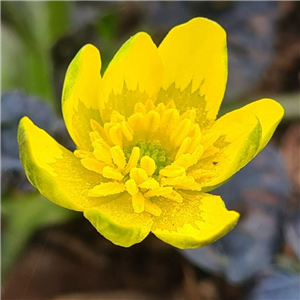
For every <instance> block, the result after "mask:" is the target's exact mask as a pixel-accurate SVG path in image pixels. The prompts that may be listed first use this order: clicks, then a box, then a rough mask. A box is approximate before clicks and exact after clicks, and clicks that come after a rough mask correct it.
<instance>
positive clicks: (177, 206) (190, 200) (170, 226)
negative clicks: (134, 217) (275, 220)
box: [151, 192, 239, 249]
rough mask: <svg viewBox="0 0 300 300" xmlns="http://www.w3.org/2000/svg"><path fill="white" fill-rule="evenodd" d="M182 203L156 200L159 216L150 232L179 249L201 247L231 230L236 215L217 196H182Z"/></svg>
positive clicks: (191, 193)
mask: <svg viewBox="0 0 300 300" xmlns="http://www.w3.org/2000/svg"><path fill="white" fill-rule="evenodd" d="M181 196H182V197H183V199H184V200H183V202H182V203H177V202H174V201H170V200H167V199H165V198H164V199H158V200H157V201H158V202H157V204H158V206H159V207H160V208H161V209H162V214H161V215H160V216H159V217H157V218H156V219H155V222H154V224H153V227H152V230H151V231H152V232H153V233H154V234H155V235H156V236H157V237H158V238H159V239H161V240H163V241H164V242H166V243H169V244H171V245H173V246H175V247H177V248H180V249H192V248H198V247H202V246H204V245H206V244H209V243H212V242H214V241H215V240H216V239H218V238H220V237H222V236H223V235H225V234H226V233H227V232H228V231H229V230H231V229H232V228H233V227H234V226H235V224H236V223H237V221H238V218H239V214H238V213H237V212H235V211H228V210H227V209H226V208H225V205H224V202H223V201H222V199H221V198H220V197H218V196H214V195H209V194H204V193H193V192H185V193H181Z"/></svg>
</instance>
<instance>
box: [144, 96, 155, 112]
mask: <svg viewBox="0 0 300 300" xmlns="http://www.w3.org/2000/svg"><path fill="white" fill-rule="evenodd" d="M154 107H155V106H154V103H153V101H152V100H150V99H148V100H147V101H146V103H145V108H146V111H147V112H148V111H150V110H153V109H154Z"/></svg>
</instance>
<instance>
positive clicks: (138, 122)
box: [128, 112, 145, 131]
mask: <svg viewBox="0 0 300 300" xmlns="http://www.w3.org/2000/svg"><path fill="white" fill-rule="evenodd" d="M144 120H145V117H144V115H143V114H142V113H140V112H137V113H135V114H133V115H131V116H130V117H129V118H128V124H129V126H130V127H131V128H134V131H137V130H143V129H144Z"/></svg>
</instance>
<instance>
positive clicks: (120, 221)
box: [84, 193, 153, 247]
mask: <svg viewBox="0 0 300 300" xmlns="http://www.w3.org/2000/svg"><path fill="white" fill-rule="evenodd" d="M84 216H85V217H86V218H87V219H88V220H89V221H90V222H91V223H92V224H93V226H94V227H95V228H96V229H97V231H98V232H100V233H101V234H102V235H103V236H104V237H105V238H107V239H108V240H110V241H111V242H113V243H114V244H116V245H119V246H123V247H130V246H132V245H133V244H136V243H139V242H141V241H142V240H143V239H144V238H145V237H146V236H147V235H148V234H149V232H150V229H151V226H152V224H153V221H152V219H151V217H150V215H149V214H147V213H139V214H138V213H135V212H134V211H133V208H132V202H131V196H130V195H129V194H128V193H123V194H122V195H121V196H120V197H119V198H118V199H116V200H114V201H111V202H109V203H106V204H102V205H100V206H98V207H95V208H91V209H88V210H86V211H84Z"/></svg>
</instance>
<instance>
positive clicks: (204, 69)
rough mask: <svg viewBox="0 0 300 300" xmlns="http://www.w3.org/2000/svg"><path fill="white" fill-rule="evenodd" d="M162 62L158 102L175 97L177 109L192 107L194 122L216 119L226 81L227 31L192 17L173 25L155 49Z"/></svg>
mask: <svg viewBox="0 0 300 300" xmlns="http://www.w3.org/2000/svg"><path fill="white" fill-rule="evenodd" d="M158 51H159V55H160V57H161V58H162V61H163V65H164V75H163V80H162V90H161V92H160V94H159V95H158V98H159V101H158V102H160V101H162V102H165V103H166V102H168V101H169V100H174V101H175V104H176V107H177V108H178V109H179V110H180V111H185V110H186V109H188V108H191V107H194V108H196V109H197V121H198V122H199V123H200V124H201V125H205V124H207V123H209V122H210V121H212V120H215V118H216V116H217V113H218V111H219V107H220V104H221V102H222V99H223V96H224V93H225V87H226V82H227V49H226V32H225V31H224V29H223V28H222V27H221V26H220V25H218V24H217V23H215V22H213V21H210V20H208V19H205V18H195V19H192V20H191V21H189V22H187V23H185V24H182V25H179V26H176V27H174V28H173V29H172V30H171V31H170V32H169V33H168V35H167V36H166V38H165V39H164V40H163V41H162V43H161V45H160V46H159V48H158Z"/></svg>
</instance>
